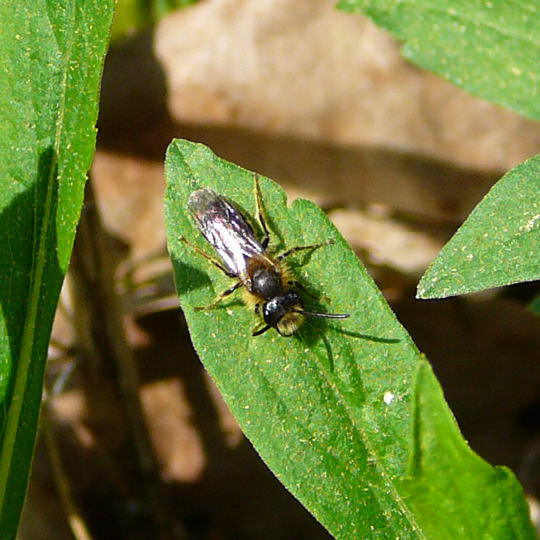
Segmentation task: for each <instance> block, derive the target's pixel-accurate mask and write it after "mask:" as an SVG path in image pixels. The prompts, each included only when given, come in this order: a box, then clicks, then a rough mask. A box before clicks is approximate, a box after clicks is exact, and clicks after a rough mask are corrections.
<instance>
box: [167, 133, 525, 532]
mask: <svg viewBox="0 0 540 540" xmlns="http://www.w3.org/2000/svg"><path fill="white" fill-rule="evenodd" d="M166 176H167V192H166V220H167V229H168V244H169V251H170V254H171V257H172V260H173V265H174V271H175V279H176V286H177V290H178V293H179V296H180V299H181V302H182V307H183V309H184V314H185V316H186V319H187V321H188V324H189V328H190V333H191V338H192V341H193V344H194V346H195V348H196V350H197V351H198V354H199V356H200V358H201V359H202V361H203V362H204V364H205V366H206V368H207V369H208V371H209V372H210V374H211V375H212V376H213V378H214V380H215V381H216V383H217V385H218V387H219V388H220V390H221V392H222V394H223V396H224V398H225V399H226V401H227V403H228V405H229V407H230V408H231V410H232V412H233V413H234V415H235V416H236V418H237V419H238V421H239V422H240V425H241V426H242V429H243V430H244V432H245V433H246V435H247V436H248V437H249V438H250V440H251V441H252V442H253V444H254V446H255V448H256V449H257V451H258V452H259V453H260V454H261V456H262V457H263V459H264V460H265V461H266V462H267V464H268V465H269V466H270V468H271V469H272V470H273V472H274V473H275V474H276V475H277V476H278V478H280V480H281V481H282V482H283V483H284V484H285V486H286V487H287V488H288V489H289V490H290V491H291V492H292V493H293V494H294V495H295V496H296V497H298V499H300V500H301V501H302V503H303V504H304V505H305V506H306V507H307V508H308V509H309V510H310V511H311V512H312V513H313V514H314V515H315V516H316V517H317V518H318V519H319V520H320V521H321V523H322V524H323V525H324V526H325V527H326V528H327V529H328V530H329V531H330V532H331V533H332V534H333V535H334V536H336V537H337V538H397V537H399V538H426V537H428V536H427V534H426V531H424V529H423V525H422V522H423V521H425V520H427V519H428V518H427V517H422V516H421V515H420V513H422V512H424V511H426V510H425V507H424V506H422V505H419V506H418V507H415V506H414V505H413V504H412V501H411V500H410V495H411V491H410V488H409V487H408V486H405V484H404V483H403V480H402V477H404V476H405V474H406V471H407V467H408V460H409V454H410V453H411V452H412V449H413V442H414V438H413V437H412V433H413V427H414V424H413V399H412V398H413V390H414V381H415V377H416V370H417V366H418V358H419V353H418V351H417V349H416V347H415V346H414V344H413V343H412V341H411V339H410V337H409V336H408V334H407V333H406V331H405V330H404V329H403V327H402V326H401V325H400V324H399V322H398V321H397V320H396V318H395V317H394V315H393V314H392V312H391V310H390V309H389V307H388V305H387V303H386V302H385V300H384V298H383V297H382V295H381V294H380V292H379V291H378V289H377V287H376V286H375V284H374V283H373V281H372V280H371V278H370V277H369V275H368V274H367V272H366V271H365V269H364V267H363V266H362V264H361V263H360V262H359V260H358V258H357V257H356V256H355V254H354V253H353V252H352V251H351V250H350V248H349V247H348V246H347V245H346V243H345V241H344V240H343V238H342V237H341V236H340V235H339V233H338V232H337V231H336V230H335V228H334V227H333V226H332V224H331V223H330V222H329V221H328V220H327V218H326V216H325V215H324V214H323V213H322V212H321V211H320V209H318V208H317V207H316V206H315V205H313V204H312V203H309V202H307V201H303V200H297V201H295V202H294V203H293V204H292V205H291V206H290V207H287V206H286V204H285V196H284V194H283V192H282V190H281V189H280V188H279V187H278V186H276V185H275V184H274V183H273V182H271V181H269V180H267V179H264V178H262V179H261V187H262V192H263V200H264V207H265V210H266V213H267V214H268V218H269V223H270V228H271V231H272V233H273V240H274V242H273V244H271V247H272V248H274V249H276V248H277V249H283V248H285V246H287V247H291V246H294V245H306V244H313V243H317V242H319V241H324V240H328V239H333V240H334V241H335V244H334V245H332V246H328V247H325V248H321V249H320V250H317V251H315V252H313V253H312V254H311V255H310V256H307V258H306V257H304V256H302V255H300V254H298V255H295V256H294V259H293V260H292V267H293V269H294V273H295V276H296V277H297V279H299V280H300V281H301V283H303V284H304V285H305V286H306V287H308V290H310V291H311V292H312V293H315V294H316V295H317V296H319V297H321V295H326V296H327V297H328V300H327V299H324V300H321V301H320V302H319V303H318V302H315V303H314V306H312V302H310V301H309V299H308V298H307V297H306V303H307V305H308V306H309V307H316V308H317V309H320V310H321V311H327V312H331V311H334V312H348V313H351V317H350V318H349V319H346V320H343V321H321V320H315V319H313V320H308V321H307V322H306V324H305V325H304V326H303V327H302V329H301V330H300V332H299V335H298V336H297V337H292V338H283V337H281V336H279V335H277V334H276V333H275V332H274V331H273V330H272V331H269V332H267V333H265V334H263V335H262V336H259V337H256V338H253V337H252V336H251V330H252V328H253V327H254V326H255V324H256V319H255V316H254V314H253V313H252V311H251V310H249V309H247V308H246V307H244V306H242V304H241V302H239V301H238V299H237V298H234V297H233V298H231V300H226V301H225V302H224V305H223V306H222V307H220V308H218V309H214V310H212V311H195V310H194V307H196V306H203V305H207V304H208V303H209V302H211V301H212V300H213V299H214V297H215V296H216V295H217V294H218V293H220V292H221V291H223V290H225V289H226V288H227V287H228V286H229V285H230V284H231V280H230V279H229V278H226V277H225V276H223V275H222V274H221V273H220V272H219V271H218V270H217V269H216V268H214V267H213V266H212V265H210V264H209V263H208V261H206V260H205V259H203V258H202V257H200V256H199V255H197V254H196V253H194V251H193V250H192V249H190V248H189V247H187V246H186V245H185V244H184V243H183V242H181V240H180V238H181V237H182V236H185V237H186V238H187V239H188V240H189V241H190V242H191V243H193V244H195V245H197V246H198V247H199V248H200V249H203V250H205V252H206V253H208V254H212V255H215V254H214V253H213V250H212V248H211V247H210V246H209V244H208V243H206V242H205V241H204V239H203V238H202V236H201V235H200V233H199V232H198V231H197V229H196V227H195V225H194V223H193V221H192V220H191V219H190V217H189V216H188V212H187V210H186V208H187V201H188V198H189V195H190V194H191V193H192V192H193V191H195V190H196V189H199V188H202V187H209V188H212V189H214V190H215V191H217V192H218V193H220V194H222V195H224V196H227V197H228V198H229V199H231V200H232V201H234V203H235V204H236V205H237V206H239V207H240V208H242V209H243V211H244V212H245V214H246V215H248V216H251V217H253V216H254V215H255V202H254V193H253V174H252V173H250V172H248V171H246V170H244V169H241V168H240V167H237V166H235V165H233V164H231V163H227V162H226V161H224V160H221V159H219V158H217V157H216V156H215V155H214V154H212V152H211V151H210V150H209V149H207V148H206V147H204V146H202V145H200V144H195V143H191V142H188V141H174V142H173V143H172V144H171V145H170V146H169V150H168V153H167V160H166ZM439 399H440V400H441V403H440V404H439V406H440V407H443V408H445V407H446V405H445V404H444V401H442V395H441V396H440V397H439ZM448 415H449V418H451V414H450V413H448ZM452 421H453V420H452ZM450 428H451V426H450V427H449V428H448V429H450ZM434 459H437V456H436V455H435V456H434ZM478 459H479V458H478ZM486 467H489V466H487V465H486ZM489 469H491V468H490V467H489ZM438 472H439V474H452V471H451V469H450V470H448V469H447V468H445V469H443V471H438ZM471 474H474V473H471ZM453 480H454V481H455V482H457V483H459V482H460V478H459V477H455V476H453ZM499 495H500V493H499V492H497V496H499ZM490 497H491V493H490V492H483V493H477V504H476V505H473V506H472V507H471V508H470V509H469V512H470V513H471V516H472V517H471V519H470V520H469V522H468V523H470V528H469V529H468V533H469V537H470V538H479V537H481V534H483V533H484V532H485V531H484V530H480V528H479V527H480V525H479V526H476V525H475V521H474V519H473V518H474V515H475V512H482V511H483V505H484V498H490ZM454 503H455V504H459V502H456V501H454ZM448 504H452V501H449V503H448ZM502 511H503V512H504V509H503V510H502ZM513 512H514V510H511V511H510V510H509V511H508V515H509V516H510V517H509V519H514V518H513V517H512V516H513ZM518 513H519V520H521V522H522V523H525V525H523V527H522V529H521V530H527V525H526V524H528V516H527V514H526V513H525V514H524V513H523V512H522V511H521V510H519V512H518ZM516 519H518V518H516ZM479 523H481V525H482V526H484V522H480V521H479ZM497 526H498V527H499V528H500V530H501V531H503V532H504V531H505V530H509V529H508V527H510V525H508V526H507V525H504V524H501V523H500V522H498V523H497ZM521 537H522V538H531V536H530V535H527V534H525V533H524V534H523V535H522V536H521ZM430 538H431V537H430Z"/></svg>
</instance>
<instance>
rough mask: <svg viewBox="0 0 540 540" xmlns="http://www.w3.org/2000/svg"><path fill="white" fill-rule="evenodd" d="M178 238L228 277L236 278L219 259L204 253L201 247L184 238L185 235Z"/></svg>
mask: <svg viewBox="0 0 540 540" xmlns="http://www.w3.org/2000/svg"><path fill="white" fill-rule="evenodd" d="M180 240H181V241H182V242H184V244H186V246H189V247H190V248H191V249H192V250H193V251H195V252H197V253H198V254H199V255H200V256H201V257H204V258H205V259H206V260H207V261H210V262H211V263H212V264H213V265H214V266H215V267H217V268H219V269H220V270H221V271H222V272H223V273H224V274H225V275H226V276H229V277H230V278H236V277H237V276H235V275H234V274H231V272H229V271H228V270H227V269H226V268H225V267H224V266H223V265H222V264H221V263H220V262H219V261H217V260H216V259H214V257H211V256H210V255H208V253H205V252H204V251H203V250H202V249H201V248H199V247H197V246H196V245H195V244H192V243H191V242H190V241H189V240H187V239H186V237H184V236H181V237H180Z"/></svg>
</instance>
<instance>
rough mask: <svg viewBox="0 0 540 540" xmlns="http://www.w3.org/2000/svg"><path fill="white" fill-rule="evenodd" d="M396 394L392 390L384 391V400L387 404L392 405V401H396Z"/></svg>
mask: <svg viewBox="0 0 540 540" xmlns="http://www.w3.org/2000/svg"><path fill="white" fill-rule="evenodd" d="M395 397H396V396H395V395H394V394H393V393H392V392H385V393H384V396H383V401H384V402H385V403H386V404H387V405H390V403H392V401H394V398H395Z"/></svg>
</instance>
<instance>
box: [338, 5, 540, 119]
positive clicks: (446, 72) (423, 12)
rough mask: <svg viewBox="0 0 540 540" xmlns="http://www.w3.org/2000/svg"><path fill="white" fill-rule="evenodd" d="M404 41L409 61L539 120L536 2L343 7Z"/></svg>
mask: <svg viewBox="0 0 540 540" xmlns="http://www.w3.org/2000/svg"><path fill="white" fill-rule="evenodd" d="M338 7H339V8H341V9H343V10H345V11H350V12H352V11H361V12H362V13H364V14H365V15H367V16H368V17H370V18H371V19H372V20H373V21H374V22H375V23H376V24H378V25H379V26H381V27H383V28H385V29H386V30H388V31H389V32H391V33H392V34H393V35H394V36H395V37H396V38H398V39H400V40H402V41H403V42H404V43H405V45H404V47H403V55H404V56H405V57H407V58H408V59H410V60H412V61H413V62H415V63H416V64H418V65H420V66H422V67H424V68H426V69H429V70H431V71H433V72H435V73H437V74H439V75H441V76H442V77H444V78H446V79H448V80H449V81H452V82H453V83H454V84H456V85H457V86H460V87H461V88H464V89H465V90H467V91H469V92H471V93H472V94H475V95H477V96H480V97H482V98H484V99H487V100H490V101H493V102H495V103H498V104H500V105H504V106H505V107H508V108H510V109H513V110H514V111H516V112H518V113H520V114H523V115H525V116H529V117H530V118H536V119H540V100H539V99H538V95H539V90H540V25H539V24H538V19H539V16H540V12H539V6H538V2H537V0H515V1H512V2H504V1H500V0H499V1H497V0H493V1H478V0H475V1H470V0H401V1H399V2H397V1H396V0H341V1H340V2H339V3H338Z"/></svg>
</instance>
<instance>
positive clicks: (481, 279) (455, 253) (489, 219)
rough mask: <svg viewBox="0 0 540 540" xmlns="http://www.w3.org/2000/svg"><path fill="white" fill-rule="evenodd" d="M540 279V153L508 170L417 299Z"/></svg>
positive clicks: (452, 241) (422, 282)
mask: <svg viewBox="0 0 540 540" xmlns="http://www.w3.org/2000/svg"><path fill="white" fill-rule="evenodd" d="M535 279H540V155H537V156H535V157H533V158H531V159H529V160H527V161H525V162H524V163H522V164H520V165H518V166H517V167H515V168H514V169H512V170H511V171H510V172H508V173H507V174H505V175H504V176H503V177H502V178H501V179H500V180H499V181H498V182H497V184H495V186H494V187H493V188H492V189H491V190H490V191H489V193H488V194H487V195H486V196H485V197H484V199H483V200H482V201H481V202H480V203H479V204H478V206H477V207H476V208H475V209H474V210H473V211H472V213H471V215H470V216H469V217H468V218H467V220H466V221H465V223H464V224H463V225H462V226H461V228H460V229H459V230H458V231H457V232H456V234H455V235H454V236H453V237H452V238H451V239H450V241H449V242H448V243H447V244H446V245H445V246H444V248H443V249H442V250H441V252H440V253H439V255H438V256H437V258H436V259H435V260H434V261H433V263H432V264H431V265H430V267H429V268H428V269H427V271H426V273H425V274H424V275H423V276H422V279H421V280H420V283H419V284H418V297H419V298H444V297H447V296H453V295H456V294H464V293H468V292H474V291H480V290H483V289H489V288H490V287H499V286H502V285H509V284H511V283H519V282H522V281H533V280H535Z"/></svg>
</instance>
